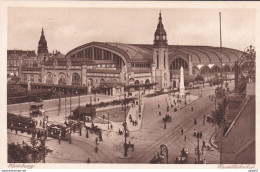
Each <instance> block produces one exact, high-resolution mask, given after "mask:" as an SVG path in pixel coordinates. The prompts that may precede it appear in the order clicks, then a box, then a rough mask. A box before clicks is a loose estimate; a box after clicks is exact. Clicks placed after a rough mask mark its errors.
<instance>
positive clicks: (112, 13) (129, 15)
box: [8, 7, 255, 54]
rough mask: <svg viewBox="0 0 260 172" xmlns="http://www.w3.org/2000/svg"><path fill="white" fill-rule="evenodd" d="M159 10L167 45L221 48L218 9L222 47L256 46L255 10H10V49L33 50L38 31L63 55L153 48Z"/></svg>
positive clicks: (36, 41)
mask: <svg viewBox="0 0 260 172" xmlns="http://www.w3.org/2000/svg"><path fill="white" fill-rule="evenodd" d="M160 10H162V17H163V24H164V27H165V30H166V32H167V37H168V43H169V44H171V45H208V46H219V11H221V12H222V40H223V46H224V47H229V48H235V49H239V50H244V49H245V48H246V47H247V46H249V45H251V44H252V45H255V11H253V10H222V9H216V10H212V9H211V10H205V9H204V10H198V9H196V10H195V9H194V10H193V9H159V8H158V9H130V8H123V9H119V8H114V9H112V8H111V9H107V8H35V7H33V8H29V7H26V8H23V7H19V8H14V7H12V8H9V9H8V49H22V50H36V51H37V44H38V41H39V38H40V34H41V28H42V27H43V28H44V31H45V37H46V40H47V42H48V49H49V51H50V52H52V51H53V50H59V51H61V52H62V53H63V54H66V53H67V52H68V51H69V50H71V49H73V48H75V47H77V46H79V45H82V44H85V43H88V42H91V41H100V42H121V43H131V44H152V43H153V35H154V32H155V30H156V26H157V23H158V14H159V11H160Z"/></svg>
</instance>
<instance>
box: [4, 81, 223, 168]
mask: <svg viewBox="0 0 260 172" xmlns="http://www.w3.org/2000/svg"><path fill="white" fill-rule="evenodd" d="M213 93H214V89H213V88H212V87H209V86H205V88H204V89H202V90H201V89H199V90H198V89H196V90H192V92H191V94H192V96H195V97H196V96H197V97H198V99H196V100H191V101H190V102H189V98H187V105H185V104H184V102H183V103H182V104H181V105H180V108H178V111H176V112H174V110H173V109H170V110H169V112H167V98H168V96H169V95H168V94H164V95H160V96H156V97H143V98H142V102H143V104H144V109H143V115H142V122H140V124H138V125H139V127H138V129H135V130H133V131H131V132H130V136H129V137H127V143H129V142H131V144H134V150H132V149H129V150H128V158H124V156H123V152H124V149H123V143H124V136H123V135H118V129H116V127H115V128H113V129H109V130H103V134H102V137H103V141H100V142H99V144H98V146H97V147H98V153H96V152H95V147H96V142H95V139H96V137H97V136H96V135H95V134H89V138H86V131H85V129H83V130H82V136H80V135H79V133H73V134H72V144H69V142H68V141H62V142H61V144H60V145H59V143H58V140H57V139H53V138H48V140H47V143H46V145H47V146H48V148H49V149H51V150H53V152H52V153H50V154H48V155H47V157H46V163H52V162H53V163H54V162H66V163H80V162H82V163H83V162H86V160H87V159H88V158H89V159H90V160H91V162H94V163H149V162H150V160H151V159H152V158H153V157H154V156H156V155H157V154H158V153H160V145H162V144H164V145H165V146H167V148H168V154H169V156H168V163H175V162H174V161H175V158H176V157H177V156H180V155H181V149H182V148H188V150H189V156H188V161H187V163H194V160H195V158H197V155H195V146H197V138H196V137H194V136H193V131H194V129H195V130H196V131H198V132H200V131H201V132H202V133H203V137H202V138H201V139H200V149H201V145H202V142H203V141H205V143H206V145H210V142H209V141H210V138H211V136H212V135H213V134H214V130H215V127H214V126H213V125H212V124H209V123H207V122H206V123H205V125H203V116H204V115H207V114H208V113H210V112H211V111H212V110H213V109H214V108H215V103H214V102H211V101H210V100H209V95H212V94H213ZM201 96H202V97H201ZM106 98H107V97H106ZM74 99H75V98H74ZM100 99H101V100H102V98H101V97H100ZM104 101H105V98H104ZM158 104H160V107H159V108H158ZM75 105H76V104H75ZM192 107H193V111H192ZM67 108H68V107H67ZM67 111H69V110H67ZM159 112H161V116H159ZM47 113H48V116H49V118H50V119H51V121H53V122H60V123H63V122H64V119H65V110H64V109H63V110H61V111H60V112H59V116H58V112H57V110H54V109H53V110H51V111H49V110H48V109H47ZM166 114H169V115H170V116H171V121H170V122H166V129H164V123H163V117H164V116H165V115H166ZM66 115H68V112H67V114H66ZM194 118H196V120H197V125H194ZM36 119H37V120H40V117H38V118H36ZM114 125H117V124H114ZM118 125H121V123H120V124H118ZM128 125H131V123H129V124H128ZM181 129H183V131H184V133H183V135H182V133H181ZM185 135H186V141H185V140H184V136H185ZM29 137H30V135H28V134H25V133H20V132H18V134H17V135H16V134H15V132H14V131H13V132H12V133H11V131H10V130H8V143H12V142H20V143H21V142H22V141H23V140H24V141H25V142H28V141H29ZM72 157H73V158H72ZM75 157H76V158H75ZM218 157H219V152H218V151H217V150H216V149H213V151H207V150H206V149H205V150H204V151H203V155H201V159H204V158H205V159H206V161H208V163H214V164H216V163H219V158H218ZM164 163H166V160H165V161H164Z"/></svg>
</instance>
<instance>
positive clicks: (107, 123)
mask: <svg viewBox="0 0 260 172" xmlns="http://www.w3.org/2000/svg"><path fill="white" fill-rule="evenodd" d="M107 115H108V122H107V129H109V112H108V113H107Z"/></svg>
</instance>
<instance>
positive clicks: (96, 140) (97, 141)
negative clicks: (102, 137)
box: [96, 137, 98, 145]
mask: <svg viewBox="0 0 260 172" xmlns="http://www.w3.org/2000/svg"><path fill="white" fill-rule="evenodd" d="M96 145H98V138H97V137H96Z"/></svg>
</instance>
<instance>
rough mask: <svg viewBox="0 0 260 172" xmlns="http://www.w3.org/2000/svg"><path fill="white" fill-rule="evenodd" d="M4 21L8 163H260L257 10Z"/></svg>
mask: <svg viewBox="0 0 260 172" xmlns="http://www.w3.org/2000/svg"><path fill="white" fill-rule="evenodd" d="M6 20H7V26H6V27H7V49H6V50H5V51H6V57H4V56H3V58H6V64H1V65H6V66H7V67H6V69H7V71H6V72H7V73H6V74H7V80H6V81H7V83H6V85H7V93H6V94H4V95H5V96H6V97H5V98H6V103H7V104H6V106H7V113H6V115H7V116H6V119H7V120H6V123H7V124H5V126H6V132H7V138H6V141H5V142H6V144H7V146H6V147H7V150H6V152H7V157H6V160H5V161H6V162H7V163H12V164H13V163H23V164H27V163H28V164H30V163H39V164H44V163H54V164H60V165H61V164H68V163H71V164H73V163H81V164H172V166H173V167H174V165H175V164H194V165H196V164H204V165H208V164H215V165H217V164H256V89H255V86H256V48H255V47H256V10H254V9H242V8H240V9H232V8H230V9H229V8H219V9H218V8H208V9H207V8H201V9H200V8H185V6H183V8H174V6H173V5H172V6H169V7H168V8H154V7H153V8H149V7H148V8H134V7H133V8H117V7H114V8H111V7H110V8H104V7H95V8H94V7H69V6H67V7H40V6H38V7H22V6H18V7H15V6H12V7H8V8H7V19H6ZM5 77H6V76H5ZM2 158H3V157H2ZM61 167H62V165H61Z"/></svg>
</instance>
